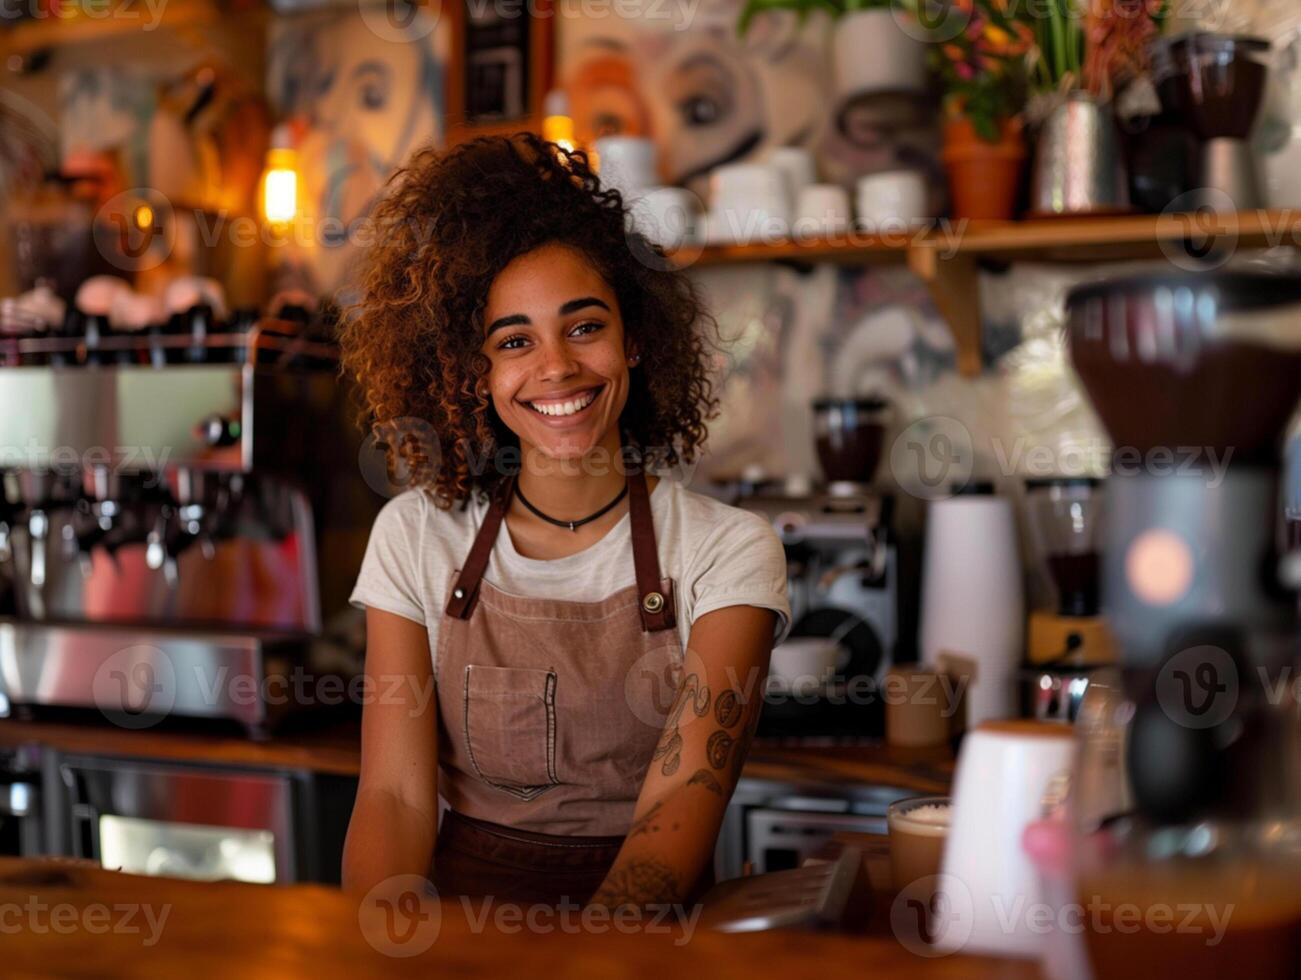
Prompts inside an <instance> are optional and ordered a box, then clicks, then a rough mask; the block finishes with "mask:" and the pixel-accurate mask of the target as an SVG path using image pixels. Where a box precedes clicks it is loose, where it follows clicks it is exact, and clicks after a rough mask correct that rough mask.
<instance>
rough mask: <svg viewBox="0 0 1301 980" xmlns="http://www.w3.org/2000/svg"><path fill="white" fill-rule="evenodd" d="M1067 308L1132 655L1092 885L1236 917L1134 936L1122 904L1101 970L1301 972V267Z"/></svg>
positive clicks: (1120, 638)
mask: <svg viewBox="0 0 1301 980" xmlns="http://www.w3.org/2000/svg"><path fill="white" fill-rule="evenodd" d="M1067 306H1068V311H1069V343H1070V351H1071V357H1072V360H1073V362H1074V365H1075V368H1076V371H1077V372H1078V374H1079V376H1080V379H1081V381H1082V382H1083V385H1084V387H1085V389H1086V391H1087V392H1088V395H1089V397H1090V399H1091V400H1092V402H1093V405H1094V407H1095V409H1096V410H1097V412H1098V415H1099V416H1100V418H1101V420H1102V422H1103V424H1104V425H1105V426H1106V428H1107V430H1108V433H1109V434H1110V436H1111V439H1112V441H1113V443H1114V445H1115V452H1114V454H1113V462H1112V475H1111V477H1110V479H1109V480H1108V484H1107V511H1106V516H1105V528H1104V532H1103V539H1102V608H1103V612H1104V614H1105V617H1106V620H1107V624H1108V627H1109V629H1110V631H1111V633H1112V636H1113V637H1114V642H1115V647H1116V651H1117V655H1118V663H1119V682H1118V687H1117V688H1116V689H1115V691H1114V695H1113V696H1112V697H1111V699H1110V700H1101V701H1099V704H1103V705H1105V715H1106V717H1105V718H1102V717H1094V718H1093V721H1092V727H1091V732H1090V734H1089V735H1088V737H1086V738H1084V739H1083V740H1082V742H1081V745H1080V755H1079V758H1078V760H1077V772H1076V778H1075V780H1074V783H1073V789H1072V792H1073V793H1075V794H1076V797H1077V798H1076V799H1075V801H1074V813H1075V823H1074V827H1075V831H1076V833H1077V834H1078V839H1077V840H1076V842H1075V845H1074V846H1073V847H1072V848H1071V853H1072V855H1073V859H1074V862H1075V863H1074V875H1075V888H1076V893H1077V896H1078V898H1079V900H1080V901H1081V902H1086V903H1088V902H1093V903H1094V906H1098V905H1101V906H1104V907H1105V908H1107V909H1111V910H1112V911H1113V912H1114V910H1115V909H1117V908H1119V907H1121V906H1122V905H1123V904H1124V903H1134V904H1136V905H1137V906H1138V907H1139V908H1140V909H1145V908H1149V907H1152V906H1153V905H1154V903H1161V904H1162V905H1163V906H1165V907H1174V908H1179V907H1182V906H1183V905H1185V904H1187V905H1188V907H1190V908H1192V907H1194V906H1195V907H1196V909H1198V910H1201V911H1200V913H1199V914H1201V915H1202V916H1203V918H1202V919H1200V920H1198V919H1194V920H1192V925H1197V924H1198V923H1200V924H1201V926H1203V927H1204V926H1206V924H1207V923H1206V921H1205V916H1206V915H1207V914H1209V911H1210V910H1213V911H1214V912H1216V913H1218V914H1220V915H1222V916H1223V915H1224V914H1225V912H1226V910H1230V911H1231V919H1230V920H1229V921H1228V923H1227V932H1226V933H1225V934H1224V935H1223V937H1222V939H1221V941H1219V942H1217V943H1215V944H1208V943H1207V942H1205V939H1206V934H1205V932H1204V929H1203V928H1198V929H1196V930H1194V929H1193V928H1191V926H1190V927H1189V928H1185V929H1177V930H1158V929H1156V928H1155V927H1153V928H1152V929H1147V928H1143V927H1140V928H1139V929H1137V930H1129V934H1125V935H1120V934H1118V933H1124V932H1125V931H1126V930H1124V929H1118V928H1117V926H1118V923H1117V922H1113V921H1111V919H1109V918H1107V915H1108V914H1110V913H1105V914H1103V915H1102V918H1101V919H1100V920H1096V921H1095V923H1094V925H1095V926H1096V927H1093V926H1091V927H1089V928H1086V930H1085V934H1084V942H1085V945H1086V948H1087V952H1088V960H1089V962H1090V964H1091V968H1092V973H1093V976H1094V977H1095V980H1104V978H1109V977H1113V976H1133V975H1138V974H1141V973H1146V972H1154V973H1157V974H1160V975H1167V974H1168V975H1171V976H1180V977H1184V978H1200V977H1214V976H1226V975H1230V974H1240V975H1244V976H1252V977H1254V978H1279V980H1281V978H1283V977H1292V976H1295V971H1296V968H1297V956H1298V951H1299V950H1301V890H1298V889H1297V887H1296V882H1297V881H1298V880H1299V876H1301V723H1299V718H1301V710H1299V706H1298V701H1297V696H1296V690H1297V688H1296V686H1295V679H1296V677H1297V669H1298V667H1299V666H1301V656H1299V652H1301V651H1299V636H1301V633H1299V624H1298V611H1297V595H1296V592H1297V590H1298V588H1301V581H1298V576H1297V575H1296V556H1295V555H1292V556H1290V557H1289V556H1288V555H1287V552H1286V549H1287V545H1286V543H1285V535H1284V533H1283V525H1284V521H1283V508H1282V506H1281V502H1280V472H1281V471H1280V444H1281V441H1282V437H1283V435H1284V432H1285V430H1286V427H1287V425H1288V422H1289V419H1290V418H1291V417H1292V415H1293V412H1294V410H1295V408H1296V406H1297V402H1298V398H1299V397H1301V277H1295V276H1291V277H1288V276H1275V275H1268V274H1263V273H1234V272H1228V271H1219V272H1214V273H1203V274H1195V275H1194V274H1188V275H1176V274H1169V275H1148V276H1139V277H1134V278H1126V279H1119V280H1113V281H1106V282H1102V283H1095V284H1090V285H1086V286H1082V287H1079V288H1077V289H1075V290H1074V291H1073V292H1072V293H1071V294H1070V295H1069V297H1068V300H1067ZM1099 693H1102V692H1101V691H1100V692H1099ZM1112 783H1114V784H1115V785H1109V784H1112ZM1146 921H1148V920H1147V919H1144V922H1146Z"/></svg>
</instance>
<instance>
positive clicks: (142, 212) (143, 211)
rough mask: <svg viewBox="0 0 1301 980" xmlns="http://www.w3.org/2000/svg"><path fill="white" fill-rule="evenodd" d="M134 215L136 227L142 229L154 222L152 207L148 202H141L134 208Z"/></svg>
mask: <svg viewBox="0 0 1301 980" xmlns="http://www.w3.org/2000/svg"><path fill="white" fill-rule="evenodd" d="M134 217H135V222H136V227H137V228H139V229H140V230H141V231H144V230H145V229H146V228H149V227H150V226H151V225H153V223H154V209H153V208H151V207H150V206H149V205H148V204H141V205H140V206H139V207H137V208H136V210H135V215H134Z"/></svg>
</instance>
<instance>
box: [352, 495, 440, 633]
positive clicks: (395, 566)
mask: <svg viewBox="0 0 1301 980" xmlns="http://www.w3.org/2000/svg"><path fill="white" fill-rule="evenodd" d="M427 506H428V504H427V502H426V501H425V500H424V499H423V496H422V495H421V494H420V493H419V492H418V491H414V490H408V491H406V492H405V493H401V494H399V495H398V496H396V497H394V498H393V499H392V500H390V501H389V502H388V503H386V504H385V505H384V506H383V507H382V508H381V509H380V512H379V514H378V515H377V516H376V518H375V523H374V525H373V526H372V527H371V530H370V540H369V541H368V542H367V543H366V556H365V557H364V558H363V559H362V562H361V571H360V572H359V573H358V575H357V584H356V586H355V587H354V588H353V590H352V595H351V596H349V597H348V601H349V602H350V603H351V604H352V605H354V606H356V607H358V608H365V607H367V606H370V607H372V608H375V609H382V610H384V611H385V612H391V613H394V614H395V615H398V616H402V617H403V618H405V619H410V620H414V621H415V622H417V623H420V624H421V625H422V626H423V625H425V622H426V620H425V609H424V606H425V601H424V594H423V590H422V589H421V588H420V579H421V577H420V574H419V564H418V562H417V558H418V556H419V547H420V545H419V542H420V540H421V528H422V526H423V521H424V519H425V508H426V507H427Z"/></svg>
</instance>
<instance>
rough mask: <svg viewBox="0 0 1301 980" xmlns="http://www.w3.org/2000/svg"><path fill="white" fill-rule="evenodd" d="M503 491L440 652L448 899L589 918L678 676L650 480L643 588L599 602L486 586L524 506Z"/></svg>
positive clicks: (639, 562) (440, 847) (631, 487)
mask: <svg viewBox="0 0 1301 980" xmlns="http://www.w3.org/2000/svg"><path fill="white" fill-rule="evenodd" d="M514 487H515V481H514V478H513V477H510V478H508V479H507V480H506V481H504V483H503V486H502V488H501V490H500V491H499V492H498V493H497V494H496V495H495V497H494V499H493V501H492V503H491V504H490V506H489V508H488V511H487V513H486V515H485V517H484V521H483V526H482V527H481V528H480V529H479V533H478V535H477V536H476V537H475V540H474V544H473V546H472V547H471V548H470V553H469V555H468V556H467V557H466V560H465V565H464V568H462V569H461V570H460V572H459V574H458V575H456V576H455V579H454V582H453V585H452V589H451V594H450V596H449V598H448V602H447V607H446V610H445V612H444V615H443V618H442V621H441V625H440V626H439V636H438V655H437V661H436V666H435V679H436V681H437V693H438V711H439V719H438V720H439V740H440V741H439V756H440V758H439V766H440V776H439V791H440V793H441V794H442V795H443V797H444V798H445V799H446V800H447V802H448V804H449V806H450V807H451V809H450V811H449V812H448V813H447V814H445V815H444V817H443V821H442V826H441V827H440V829H439V833H438V843H437V847H436V850H435V856H434V884H435V886H436V887H437V888H438V891H439V894H440V895H449V894H459V895H474V896H485V895H492V896H494V897H496V898H498V899H509V900H512V901H527V902H548V903H555V902H558V901H560V900H561V899H562V898H567V899H569V900H571V901H574V902H578V903H584V902H586V901H587V899H588V898H589V897H590V896H591V894H592V892H593V891H595V890H596V888H597V887H598V886H599V885H600V883H601V882H602V880H603V879H604V877H605V874H606V872H607V871H608V870H609V867H610V865H611V864H612V863H613V861H614V858H615V856H616V855H617V854H618V851H619V846H620V844H621V843H622V841H623V835H625V834H626V833H627V830H628V826H629V824H630V823H631V822H632V814H633V808H634V806H635V804H636V801H637V796H638V793H639V792H640V790H641V785H642V781H643V779H644V777H645V775H646V771H647V769H648V768H649V766H650V761H651V755H652V753H653V752H654V750H655V744H656V742H657V741H658V740H659V737H660V733H661V731H662V729H663V725H664V719H665V717H666V716H667V714H668V711H669V708H670V706H671V703H672V700H673V695H674V693H675V691H676V687H677V682H678V680H679V676H680V673H681V665H682V643H681V641H680V640H679V637H678V631H677V623H676V618H675V606H674V594H673V582H672V580H671V579H662V578H660V568H659V558H658V555H657V553H656V545H655V529H654V527H653V523H652V519H651V508H650V497H649V494H648V492H647V487H646V478H645V476H644V475H642V474H640V473H637V474H629V476H628V507H629V517H630V520H631V524H632V547H633V565H634V568H635V570H636V576H637V584H636V585H634V586H630V587H628V588H625V589H621V590H619V591H618V592H615V593H613V594H611V595H610V596H607V597H606V598H605V599H603V600H601V601H600V602H571V601H568V600H559V599H541V598H533V597H526V596H516V595H510V594H507V593H505V592H502V591H500V590H498V589H496V588H493V586H492V585H490V584H489V583H487V582H485V581H483V573H484V569H485V568H486V567H487V564H488V558H489V556H490V554H491V553H492V548H493V544H494V542H495V541H496V538H497V534H498V531H499V529H500V528H501V524H502V521H503V519H504V518H505V515H506V511H507V508H508V507H509V506H510V500H511V496H512V494H513V493H514Z"/></svg>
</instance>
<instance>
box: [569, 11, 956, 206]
mask: <svg viewBox="0 0 1301 980" xmlns="http://www.w3.org/2000/svg"><path fill="white" fill-rule="evenodd" d="M643 6H644V7H645V9H644V11H642V12H641V13H640V14H639V15H638V16H637V17H636V18H632V17H625V16H614V15H610V16H605V17H587V18H578V17H566V18H562V20H561V22H560V59H559V64H560V78H561V83H562V85H563V87H564V88H565V90H566V92H567V93H568V95H569V101H570V111H571V113H572V115H573V116H574V123H575V129H576V136H577V138H578V140H579V142H580V143H583V144H586V145H590V144H591V143H592V141H593V140H595V139H596V138H597V137H599V136H603V135H615V134H620V135H630V136H649V137H650V138H652V139H653V140H654V141H655V143H656V146H657V147H658V150H659V162H660V170H661V173H660V176H661V178H662V179H663V180H664V182H665V183H667V184H680V185H684V186H688V187H690V188H691V189H692V190H693V191H695V192H696V193H697V194H699V195H701V196H702V197H704V195H705V190H706V187H707V184H706V181H705V178H706V175H707V174H708V172H709V171H710V170H711V169H713V168H714V167H716V166H719V165H721V164H724V163H731V162H735V161H738V160H746V159H752V158H758V157H761V156H762V155H763V153H764V152H765V151H766V150H769V149H771V148H773V147H777V146H800V147H805V148H807V149H810V150H812V151H813V152H814V154H815V156H816V157H817V159H818V164H819V168H820V170H821V171H822V177H823V178H824V179H826V180H829V181H833V182H836V183H842V184H845V185H846V186H850V185H852V184H853V182H854V180H855V179H856V178H857V177H859V176H861V175H863V174H867V173H875V172H877V171H881V170H894V169H899V168H905V167H906V168H914V169H922V170H924V171H926V172H927V173H929V174H931V176H932V178H933V184H935V185H936V186H937V187H938V186H939V185H940V183H941V181H940V176H941V173H940V168H939V164H938V144H939V140H938V127H937V125H936V121H935V118H934V113H933V111H932V106H931V100H929V99H928V98H925V97H923V98H920V99H918V98H914V97H910V96H907V95H904V94H902V93H897V92H896V93H889V92H880V93H874V94H873V95H870V96H866V97H864V96H861V95H859V96H856V95H855V94H854V93H852V92H844V91H840V90H839V86H838V85H837V79H836V72H835V70H834V59H833V58H832V57H831V49H832V42H833V35H834V32H835V31H836V30H838V29H839V25H838V24H833V22H831V21H830V20H829V19H828V18H827V17H826V16H825V15H824V14H822V13H821V12H817V13H814V14H812V15H811V16H810V17H808V19H807V20H806V21H805V22H804V23H803V24H801V23H800V22H799V20H798V18H797V17H796V15H795V14H794V13H791V12H788V11H781V12H775V13H769V14H765V15H762V16H760V17H758V18H756V19H755V20H754V21H753V23H752V25H751V26H750V28H749V30H748V31H746V32H745V34H744V35H742V34H741V33H740V32H738V30H737V26H736V25H737V19H738V17H739V16H740V13H741V9H742V3H741V0H699V2H698V3H686V2H683V3H680V4H673V3H663V2H659V0H644V3H643Z"/></svg>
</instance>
